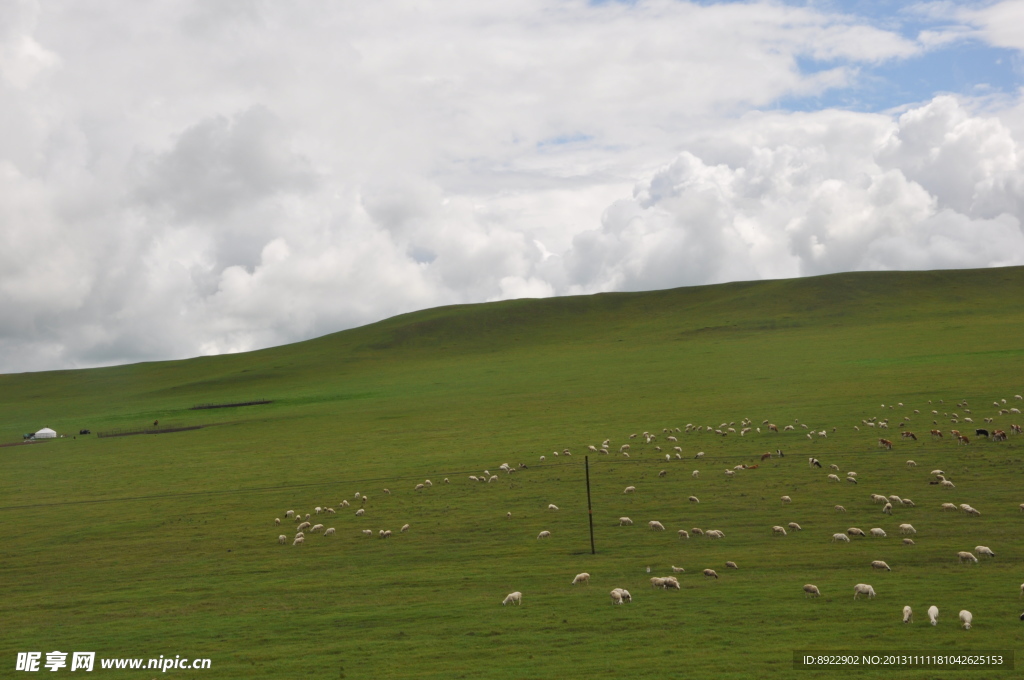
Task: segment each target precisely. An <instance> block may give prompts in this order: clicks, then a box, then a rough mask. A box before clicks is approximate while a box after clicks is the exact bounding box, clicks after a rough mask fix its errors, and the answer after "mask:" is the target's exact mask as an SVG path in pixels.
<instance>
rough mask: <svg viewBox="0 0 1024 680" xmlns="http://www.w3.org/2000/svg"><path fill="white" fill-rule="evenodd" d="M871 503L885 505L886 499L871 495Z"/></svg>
mask: <svg viewBox="0 0 1024 680" xmlns="http://www.w3.org/2000/svg"><path fill="white" fill-rule="evenodd" d="M871 502H872V503H885V502H886V498H885V496H882V495H880V494H877V493H873V494H871Z"/></svg>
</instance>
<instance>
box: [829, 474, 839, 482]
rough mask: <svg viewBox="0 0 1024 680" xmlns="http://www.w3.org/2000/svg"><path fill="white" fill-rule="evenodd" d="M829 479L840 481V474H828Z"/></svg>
mask: <svg viewBox="0 0 1024 680" xmlns="http://www.w3.org/2000/svg"><path fill="white" fill-rule="evenodd" d="M828 481H830V482H838V481H839V475H829V476H828Z"/></svg>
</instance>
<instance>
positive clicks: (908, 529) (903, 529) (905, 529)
mask: <svg viewBox="0 0 1024 680" xmlns="http://www.w3.org/2000/svg"><path fill="white" fill-rule="evenodd" d="M900 533H901V534H916V533H917V529H915V528H914V526H913V525H912V524H901V525H900Z"/></svg>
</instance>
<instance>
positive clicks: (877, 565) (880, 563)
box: [871, 560, 892, 571]
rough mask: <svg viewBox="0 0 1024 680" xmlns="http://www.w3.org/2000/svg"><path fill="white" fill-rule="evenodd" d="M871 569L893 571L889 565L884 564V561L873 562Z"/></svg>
mask: <svg viewBox="0 0 1024 680" xmlns="http://www.w3.org/2000/svg"><path fill="white" fill-rule="evenodd" d="M871 568H872V569H885V570H886V571H892V569H891V568H890V567H889V565H888V564H886V563H885V562H883V561H882V560H872V562H871Z"/></svg>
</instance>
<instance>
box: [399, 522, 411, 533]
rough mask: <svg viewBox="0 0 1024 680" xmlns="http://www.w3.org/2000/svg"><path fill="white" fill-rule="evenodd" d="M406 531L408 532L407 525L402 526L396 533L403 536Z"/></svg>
mask: <svg viewBox="0 0 1024 680" xmlns="http://www.w3.org/2000/svg"><path fill="white" fill-rule="evenodd" d="M408 530H409V525H408V524H403V525H402V528H401V529H399V530H398V532H399V533H402V534H404V533H405V532H406V531H408Z"/></svg>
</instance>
